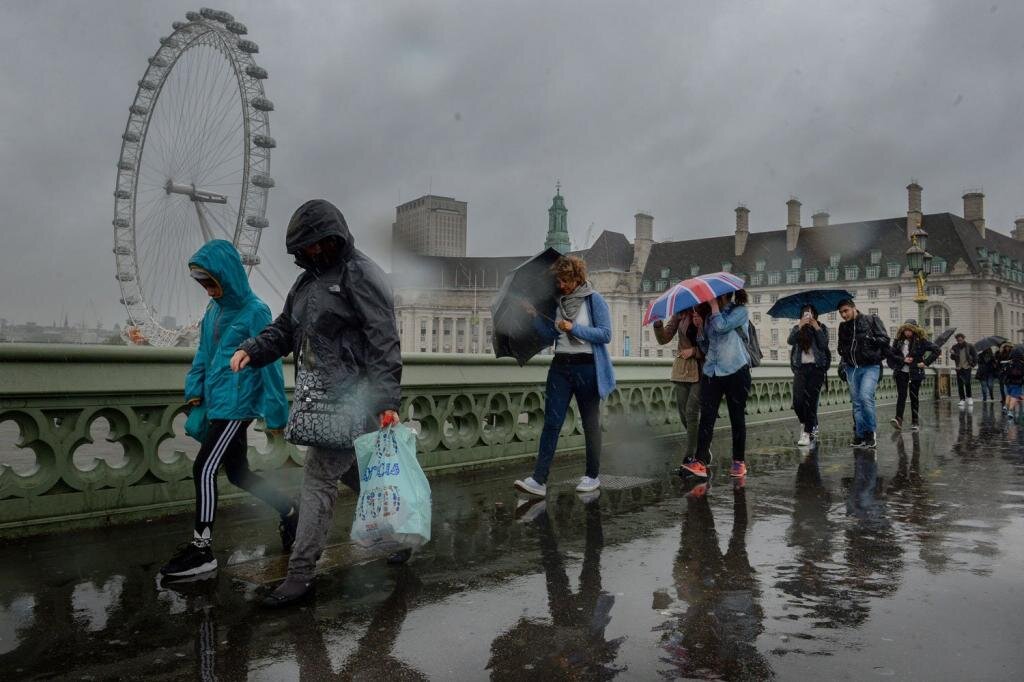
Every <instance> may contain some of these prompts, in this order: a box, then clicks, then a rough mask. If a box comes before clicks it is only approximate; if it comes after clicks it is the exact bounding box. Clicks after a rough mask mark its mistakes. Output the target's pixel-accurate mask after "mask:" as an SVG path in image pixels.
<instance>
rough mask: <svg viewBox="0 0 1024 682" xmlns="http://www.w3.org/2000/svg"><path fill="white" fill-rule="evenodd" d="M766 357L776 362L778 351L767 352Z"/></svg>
mask: <svg viewBox="0 0 1024 682" xmlns="http://www.w3.org/2000/svg"><path fill="white" fill-rule="evenodd" d="M768 357H770V358H771V359H772V360H778V359H779V351H777V350H771V351H768Z"/></svg>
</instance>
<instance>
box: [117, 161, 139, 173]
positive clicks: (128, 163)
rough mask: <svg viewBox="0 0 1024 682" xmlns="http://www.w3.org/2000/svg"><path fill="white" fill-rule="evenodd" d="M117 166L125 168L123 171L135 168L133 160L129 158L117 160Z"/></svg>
mask: <svg viewBox="0 0 1024 682" xmlns="http://www.w3.org/2000/svg"><path fill="white" fill-rule="evenodd" d="M117 167H118V168H119V169H121V170H123V171H133V170H135V164H134V163H132V162H131V161H129V160H127V159H121V160H120V161H118V162H117Z"/></svg>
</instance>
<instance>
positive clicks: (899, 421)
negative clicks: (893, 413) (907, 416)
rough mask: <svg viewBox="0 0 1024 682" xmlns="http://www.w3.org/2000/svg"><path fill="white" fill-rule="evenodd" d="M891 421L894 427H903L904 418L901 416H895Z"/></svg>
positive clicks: (897, 428)
mask: <svg viewBox="0 0 1024 682" xmlns="http://www.w3.org/2000/svg"><path fill="white" fill-rule="evenodd" d="M889 423H890V424H892V425H893V428H895V429H896V430H897V431H898V430H900V429H902V428H903V420H902V419H900V418H899V417H893V418H892V419H891V420H890V421H889Z"/></svg>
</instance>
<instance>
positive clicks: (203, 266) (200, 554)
mask: <svg viewBox="0 0 1024 682" xmlns="http://www.w3.org/2000/svg"><path fill="white" fill-rule="evenodd" d="M189 270H190V273H191V275H192V278H193V279H194V280H195V281H196V282H197V283H198V284H199V285H201V286H202V287H203V288H205V289H206V292H207V293H208V294H209V296H210V298H211V301H210V304H209V305H208V306H207V308H206V314H205V315H204V316H203V321H202V324H201V326H200V329H199V347H198V348H197V349H196V354H195V359H194V360H193V362H192V369H191V370H190V371H189V373H188V376H187V377H186V379H185V400H186V402H188V403H189V404H190V405H192V406H193V407H192V413H191V414H190V415H189V419H188V423H187V424H186V432H187V433H188V434H189V435H190V436H192V437H193V438H196V440H199V441H200V442H202V447H201V448H200V449H199V454H198V456H197V457H196V460H195V463H194V464H193V467H192V474H193V480H194V481H195V487H196V517H195V528H194V532H193V539H192V542H190V543H188V544H186V545H184V546H183V547H182V548H181V549H180V550H179V551H178V553H177V554H175V556H174V557H172V558H171V560H170V561H169V562H168V563H167V565H166V566H164V567H163V568H162V569H160V572H161V573H162V574H163V575H165V576H167V577H183V576H190V575H198V574H201V573H206V572H209V571H212V570H214V569H215V568H216V567H217V559H216V557H214V555H213V551H212V549H211V547H210V541H211V537H212V532H213V521H214V516H215V515H216V512H217V474H218V472H219V470H220V468H221V466H223V467H224V468H225V470H226V471H227V475H228V480H229V481H231V483H233V484H235V485H236V486H238V487H239V488H242V489H244V490H247V491H249V492H250V493H252V494H253V495H255V496H256V497H258V498H260V499H261V500H263V501H264V502H266V503H267V504H269V505H270V506H272V507H273V508H274V509H276V510H277V512H278V513H279V514H280V515H281V525H280V531H281V541H282V543H283V544H284V546H285V551H286V552H287V551H290V550H291V544H292V542H293V541H294V539H295V526H296V523H297V521H298V509H297V508H296V504H295V502H293V501H292V500H291V499H289V498H288V497H286V496H285V495H283V494H282V493H281V492H279V491H278V490H276V489H275V488H274V487H273V486H271V485H270V484H269V483H267V482H266V481H265V480H264V479H263V478H261V477H260V476H258V475H256V474H254V473H253V472H252V471H251V470H250V469H249V461H248V458H247V451H248V442H247V439H246V432H247V430H248V427H249V424H250V423H251V422H252V420H254V419H263V420H264V422H265V423H266V426H267V429H268V431H279V430H281V429H283V428H284V425H285V423H286V422H287V420H288V400H287V398H286V397H285V393H284V373H283V372H282V369H281V361H280V360H278V361H277V362H274V363H271V364H269V365H266V366H265V367H262V368H260V369H247V370H244V371H242V372H238V373H235V372H232V371H231V367H230V362H231V355H232V354H233V353H234V352H235V349H236V348H238V345H239V344H240V343H241V342H242V341H244V340H245V339H248V338H249V337H251V336H254V335H256V334H258V333H259V332H260V331H261V330H262V329H263V328H264V327H266V326H267V325H268V324H269V323H270V321H271V315H270V309H269V308H268V307H267V305H266V304H265V303H264V302H263V301H261V300H260V299H259V298H258V297H257V296H256V294H254V293H253V291H252V289H251V288H250V287H249V281H248V278H247V277H246V274H245V268H244V267H243V266H242V259H241V258H240V257H239V255H238V251H237V250H235V247H234V246H232V244H231V242H228V241H225V240H223V239H215V240H213V241H210V242H207V243H206V244H205V245H204V246H203V247H202V248H201V249H199V251H198V252H196V254H195V255H194V256H193V257H192V259H191V260H190V261H189Z"/></svg>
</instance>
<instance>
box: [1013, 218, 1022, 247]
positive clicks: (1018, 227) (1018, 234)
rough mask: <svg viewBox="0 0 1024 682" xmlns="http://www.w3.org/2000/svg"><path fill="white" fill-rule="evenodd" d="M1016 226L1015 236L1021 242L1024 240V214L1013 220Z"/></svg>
mask: <svg viewBox="0 0 1024 682" xmlns="http://www.w3.org/2000/svg"><path fill="white" fill-rule="evenodd" d="M1013 224H1014V225H1015V226H1016V228H1015V229H1014V231H1013V237H1014V239H1016V240H1017V241H1019V242H1024V216H1022V217H1020V218H1017V219H1016V220H1014V221H1013Z"/></svg>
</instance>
